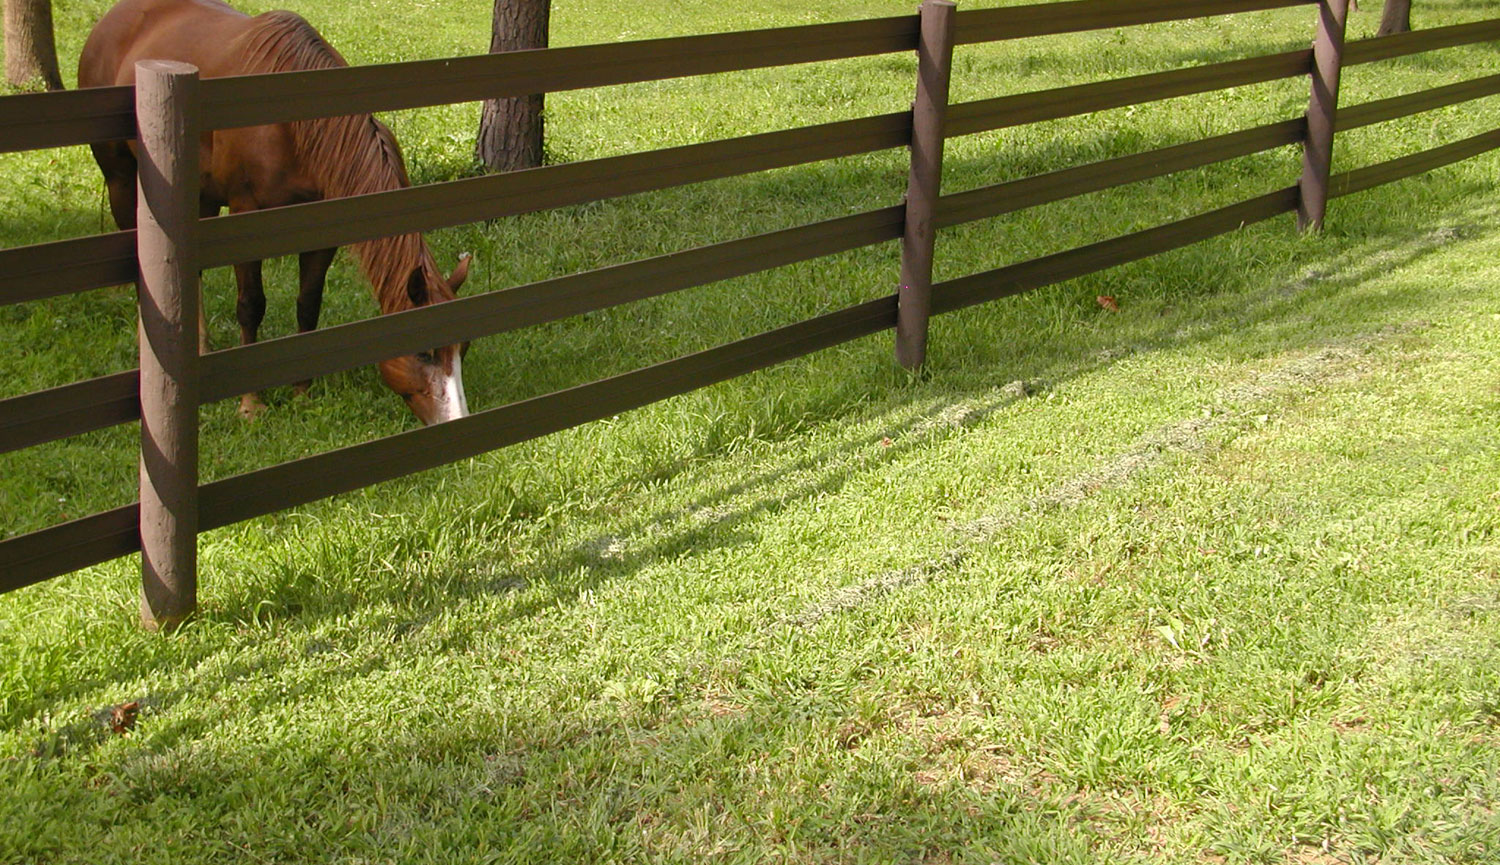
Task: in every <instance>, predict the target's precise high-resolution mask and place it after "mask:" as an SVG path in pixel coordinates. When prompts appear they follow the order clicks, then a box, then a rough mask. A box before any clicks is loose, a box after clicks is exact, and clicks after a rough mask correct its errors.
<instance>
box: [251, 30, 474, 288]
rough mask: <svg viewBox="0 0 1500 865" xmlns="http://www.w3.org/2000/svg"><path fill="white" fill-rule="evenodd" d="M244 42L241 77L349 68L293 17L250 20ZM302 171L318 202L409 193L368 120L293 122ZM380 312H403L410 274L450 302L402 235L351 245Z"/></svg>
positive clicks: (388, 141) (431, 263)
mask: <svg viewBox="0 0 1500 865" xmlns="http://www.w3.org/2000/svg"><path fill="white" fill-rule="evenodd" d="M242 38H243V40H244V41H243V43H242V44H243V57H244V69H243V74H247V75H248V74H258V73H268V72H300V71H305V70H310V69H332V68H335V67H340V66H348V65H349V64H348V63H347V62H346V61H345V60H344V58H343V56H342V55H340V54H339V53H338V51H337V50H335V49H334V47H333V46H332V45H329V44H328V43H327V42H326V41H325V40H324V39H323V37H322V36H321V35H320V34H319V33H318V31H317V30H314V29H313V26H312V25H311V24H309V23H307V21H306V20H305V19H304V18H303V17H302V16H301V15H298V14H296V13H295V12H285V11H281V12H267V13H265V14H264V15H258V16H256V17H255V18H253V19H252V20H251V26H250V28H249V29H248V30H247V31H246V33H245V34H244V36H243V37H242ZM287 126H288V127H289V128H290V130H291V136H292V145H293V147H294V148H295V150H296V154H297V159H298V162H299V163H300V164H301V166H302V168H303V170H305V171H306V172H307V173H308V175H309V176H310V177H311V178H312V179H313V180H314V182H315V183H317V184H318V186H319V188H320V191H321V192H322V194H323V197H324V198H342V197H345V196H350V195H365V194H367V193H372V192H385V191H387V190H391V189H401V188H404V187H407V186H410V185H411V181H410V180H409V179H408V178H407V174H406V164H405V162H403V161H402V158H401V147H400V145H398V144H397V143H396V138H395V136H394V135H392V134H391V131H390V130H389V129H387V128H386V126H385V124H383V123H380V122H379V121H377V120H376V119H375V118H374V117H372V116H371V115H369V114H351V115H346V116H343V117H326V118H319V119H315V120H299V121H294V122H292V123H289V124H287ZM353 250H354V254H355V257H357V258H358V259H359V261H360V265H361V269H362V270H363V271H364V273H365V277H366V278H367V279H369V280H370V285H371V286H373V287H374V289H375V298H376V300H377V301H378V302H379V303H380V309H381V311H382V312H393V311H396V310H401V309H409V308H411V306H412V303H411V299H410V297H409V296H408V293H407V281H408V278H409V277H410V275H411V272H412V269H413V268H416V267H421V268H422V269H423V270H424V271H425V272H426V274H427V277H428V278H427V284H428V286H429V289H430V288H432V287H435V286H436V287H440V288H438V291H439V292H442V293H443V294H444V296H442V297H439V298H434V299H436V300H450V299H452V294H451V292H450V291H449V290H448V288H447V282H446V281H445V280H444V279H443V278H442V275H441V273H440V272H439V271H438V267H437V262H436V261H435V260H434V259H433V257H432V252H431V251H430V250H429V249H428V248H427V244H426V243H424V242H423V240H422V235H420V234H400V235H395V236H393V237H385V238H381V239H378V240H371V241H365V242H363V243H356V244H354V245H353Z"/></svg>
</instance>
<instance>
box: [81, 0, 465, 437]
mask: <svg viewBox="0 0 1500 865" xmlns="http://www.w3.org/2000/svg"><path fill="white" fill-rule="evenodd" d="M148 59H152V60H178V61H182V62H185V63H191V64H193V65H194V66H197V67H198V70H199V72H200V73H201V74H202V75H203V77H205V78H213V77H218V76H223V75H251V74H258V73H266V72H289V71H293V70H304V69H327V68H330V67H335V66H346V65H348V64H347V63H345V62H344V58H343V57H341V56H340V55H339V53H338V52H337V51H335V50H334V49H333V48H332V47H331V46H329V44H328V43H327V42H325V41H323V38H322V37H321V36H319V35H318V32H317V31H316V30H314V29H313V28H312V26H311V25H310V24H308V23H307V22H306V21H305V20H303V19H302V18H301V17H300V16H298V15H296V14H294V13H291V12H268V13H266V14H264V15H257V16H255V17H253V18H252V17H250V16H248V15H245V14H243V13H241V12H239V11H237V10H235V9H233V8H231V7H229V6H227V5H225V4H223V3H221V2H218V0H122V2H120V3H119V4H117V5H116V6H115V7H114V8H112V9H110V10H109V12H107V13H106V14H105V15H104V17H103V18H101V19H100V20H99V23H98V24H96V25H94V29H93V32H92V33H90V34H89V38H88V42H87V43H86V44H85V45H84V47H83V54H82V56H81V57H80V58H79V60H78V84H79V86H80V87H100V86H107V85H112V84H131V83H133V82H134V80H135V64H136V61H138V60H148ZM134 148H135V142H133V141H114V142H109V143H105V144H96V145H94V146H93V149H94V159H95V160H96V161H97V162H98V163H99V168H100V169H101V170H102V171H103V172H104V182H105V184H106V185H107V186H108V187H109V205H110V209H111V211H112V212H113V213H114V217H115V222H116V223H118V224H119V226H120V227H121V228H122V229H126V228H132V227H134V225H135V218H136V214H135V209H136V179H135V172H136V157H135V150H134ZM201 158H202V161H201V166H202V172H203V177H202V192H201V203H200V211H201V213H202V215H203V216H205V217H207V216H215V215H217V214H218V213H219V211H220V208H223V207H228V208H229V211H230V212H231V213H240V212H243V211H247V210H260V209H263V208H267V207H282V206H284V205H288V204H298V203H301V202H307V201H318V200H320V199H325V198H339V197H343V196H349V195H362V194H365V193H370V192H383V191H385V190H389V189H397V188H401V187H406V186H410V185H411V183H410V181H409V180H408V179H407V176H406V166H405V164H404V163H403V162H402V160H401V150H400V148H399V147H398V146H397V144H396V139H395V138H394V137H393V136H392V135H391V131H390V130H389V129H387V128H386V127H385V125H384V124H382V123H380V122H379V121H377V120H375V119H374V118H373V117H371V116H370V115H368V114H358V115H352V116H348V117H334V118H328V119H322V120H307V121H299V122H294V123H278V124H273V125H269V126H254V127H249V128H243V129H222V130H216V131H213V132H205V133H204V134H203V145H202V154H201ZM352 249H353V250H354V255H355V257H356V258H358V259H359V262H360V265H361V268H362V269H363V271H364V274H365V276H366V277H367V278H368V279H369V280H370V285H371V287H372V288H373V290H374V294H375V299H376V300H377V301H378V302H379V304H380V311H381V312H382V313H389V312H397V311H400V310H405V309H412V308H414V307H419V306H426V305H428V304H432V303H442V302H444V301H449V300H452V299H453V298H454V297H455V296H456V292H457V290H458V287H459V285H461V284H462V283H463V281H464V278H465V277H466V276H467V275H468V259H467V258H464V259H462V260H461V261H460V262H459V265H458V267H457V268H456V269H455V270H454V271H453V275H452V276H451V277H446V278H445V277H444V276H443V275H442V273H441V272H440V271H439V270H438V266H437V262H436V261H435V260H434V259H433V257H432V251H431V250H430V249H428V247H427V244H426V242H425V241H423V239H422V236H421V235H420V234H403V235H399V236H396V237H387V238H382V239H380V240H372V241H367V242H364V243H356V244H354V245H353V247H352ZM336 251H337V250H336V249H323V250H317V251H313V252H304V253H302V256H301V261H300V265H301V268H300V270H301V290H300V292H299V294H298V295H297V327H298V330H299V331H303V332H306V331H309V330H312V329H314V328H316V327H317V326H318V313H319V310H320V309H321V307H322V305H323V282H324V278H325V277H326V276H327V274H328V267H329V265H330V264H332V262H333V256H334V253H335V252H336ZM234 275H235V281H236V283H237V284H238V286H239V303H238V305H237V308H236V313H237V317H238V318H239V323H240V340H241V342H242V343H252V342H255V340H256V335H257V332H258V330H259V329H260V323H261V320H262V319H263V318H264V317H265V312H266V295H265V291H264V289H263V286H262V283H261V263H260V262H259V261H254V262H247V263H244V264H239V265H236V266H235V268H234ZM462 357H463V351H462V347H461V346H457V345H450V346H444V347H442V348H439V349H435V350H433V351H430V352H423V353H421V354H416V355H407V356H404V357H397V358H392V359H391V360H387V361H384V362H382V363H381V364H380V374H381V377H382V378H383V379H384V380H385V383H386V385H387V386H388V387H390V389H391V390H394V391H395V392H396V393H398V394H400V395H401V396H402V397H403V398H404V399H405V400H406V402H407V405H409V406H411V410H412V411H413V412H415V413H416V415H417V417H418V418H420V419H421V420H422V422H423V423H427V424H430V423H437V422H440V421H445V420H451V419H453V418H459V417H463V416H464V415H466V414H468V405H467V403H466V401H465V399H464V388H463V376H462V369H461V364H462ZM306 388H307V383H306V382H303V383H302V384H301V385H299V386H298V389H299V391H304V392H305V391H306ZM261 408H263V405H262V404H261V402H260V399H259V398H258V397H257V396H256V395H255V394H247V395H245V396H244V397H243V398H242V399H241V401H240V411H241V413H242V414H244V415H246V416H247V417H250V416H254V414H255V413H256V412H257V411H259V410H260V409H261Z"/></svg>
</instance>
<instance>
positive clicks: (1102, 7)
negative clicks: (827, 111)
mask: <svg viewBox="0 0 1500 865" xmlns="http://www.w3.org/2000/svg"><path fill="white" fill-rule="evenodd" d="M1313 2H1315V0H1209V2H1205V0H1070V2H1063V3H1040V4H1034V5H1028V6H1012V7H1007V8H1002V9H981V10H974V11H965V12H960V13H958V17H957V34H956V39H957V41H958V42H959V43H965V44H972V43H976V42H992V41H999V40H1005V39H1021V38H1025V37H1030V36H1043V35H1053V34H1060V33H1075V32H1080V31H1085V30H1098V29H1101V28H1106V27H1129V26H1134V25H1139V24H1153V23H1159V22H1163V21H1174V20H1180V19H1185V18H1203V17H1208V16H1212V15H1228V14H1233V13H1237V12H1253V11H1261V10H1267V9H1278V8H1283V7H1290V6H1303V5H1310V4H1311V3H1313ZM917 28H918V18H917V16H916V15H904V16H899V17H892V18H876V19H871V20H866V21H847V22H839V23H834V24H811V25H802V26H798V27H778V28H774V29H768V30H751V31H745V32H739V33H720V34H713V35H708V36H679V37H671V38H666V39H649V40H642V41H637V42H621V43H617V44H614V45H583V46H575V47H566V48H542V49H537V50H533V51H513V52H507V53H503V54H485V55H480V56H476V57H459V58H452V59H445V60H418V61H411V62H404V63H387V64H380V65H374V66H354V67H342V68H337V69H320V70H316V71H308V72H283V73H278V74H272V75H253V76H237V77H228V78H213V79H208V80H206V81H205V82H204V83H203V87H202V94H203V101H204V107H203V125H204V128H207V129H224V128H232V127H236V126H256V125H260V124H265V123H283V122H288V121H293V120H306V119H310V118H314V117H328V116H334V115H340V114H362V113H368V112H374V111H395V110H400V109H406V108H421V107H426V106H430V105H446V104H452V103H455V102H472V101H478V100H482V99H495V98H500V97H506V96H526V95H529V94H533V93H555V92H559V91H565V90H580V89H585V88H590V87H605V86H609V85H615V84H630V83H635V82H641V81H659V80H664V79H669V78H684V77H690V76H696V75H708V74H712V73H719V72H737V71H744V70H749V69H763V68H767V67H773V66H791V65H795V64H799V63H813V62H817V61H825V60H842V59H848V58H851V57H867V56H871V55H877V54H892V53H896V52H903V51H914V50H916V47H917ZM134 111H135V105H134V92H133V90H132V88H130V87H128V86H121V87H96V88H90V89H86V90H74V91H68V92H63V93H35V94H25V95H21V96H8V97H4V98H0V152H10V151H18V150H37V149H41V148H47V147H65V146H69V145H74V144H91V143H94V142H99V141H114V140H120V139H126V138H133V137H134V136H135V114H134Z"/></svg>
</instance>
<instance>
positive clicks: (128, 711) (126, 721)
mask: <svg viewBox="0 0 1500 865" xmlns="http://www.w3.org/2000/svg"><path fill="white" fill-rule="evenodd" d="M140 713H141V701H140V700H131V701H130V702H128V703H121V704H120V705H118V706H112V707H111V708H110V710H109V729H110V732H112V733H125V732H128V731H129V730H130V729H131V728H132V727H134V726H135V719H136V716H137V715H139V714H140Z"/></svg>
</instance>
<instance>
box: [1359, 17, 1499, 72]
mask: <svg viewBox="0 0 1500 865" xmlns="http://www.w3.org/2000/svg"><path fill="white" fill-rule="evenodd" d="M1494 39H1500V18H1497V19H1493V20H1490V21H1475V22H1473V23H1470V24H1450V25H1449V26H1447V27H1434V28H1432V29H1431V30H1413V31H1411V32H1410V33H1398V34H1395V35H1393V36H1381V37H1378V38H1375V39H1361V40H1359V41H1358V42H1350V43H1348V44H1347V45H1345V46H1344V65H1345V66H1355V65H1358V64H1362V63H1374V62H1375V61H1377V60H1394V59H1395V58H1397V57H1408V56H1410V55H1412V54H1422V53H1424V52H1427V51H1436V50H1438V49H1440V48H1459V47H1462V46H1464V45H1473V44H1474V43H1476V42H1489V41H1491V40H1494Z"/></svg>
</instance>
